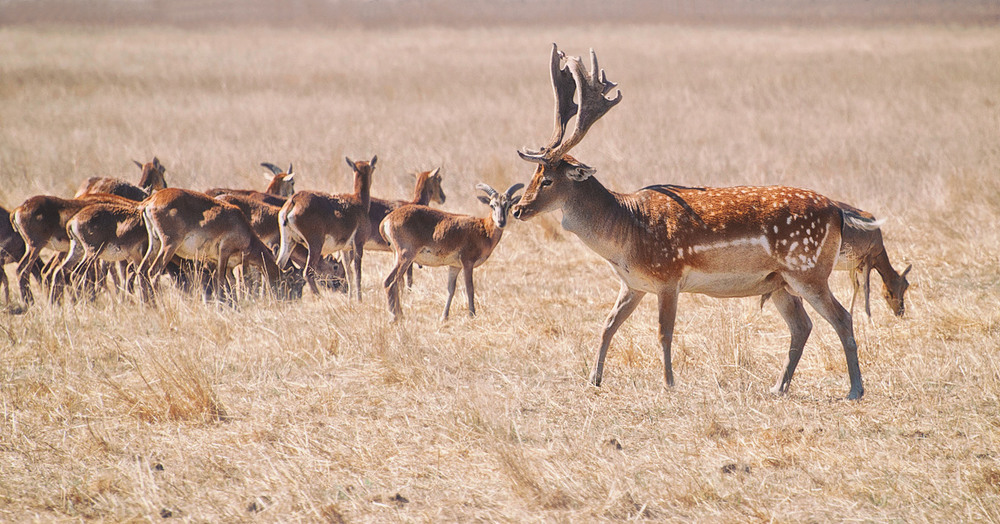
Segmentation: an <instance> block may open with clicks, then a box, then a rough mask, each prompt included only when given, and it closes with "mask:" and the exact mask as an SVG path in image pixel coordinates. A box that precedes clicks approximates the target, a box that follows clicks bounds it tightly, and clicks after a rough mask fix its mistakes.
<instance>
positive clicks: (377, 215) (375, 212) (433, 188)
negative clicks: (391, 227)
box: [365, 168, 445, 287]
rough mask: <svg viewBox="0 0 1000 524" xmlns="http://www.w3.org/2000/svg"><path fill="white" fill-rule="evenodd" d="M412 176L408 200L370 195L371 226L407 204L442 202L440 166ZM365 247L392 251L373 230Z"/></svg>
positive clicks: (409, 277)
mask: <svg viewBox="0 0 1000 524" xmlns="http://www.w3.org/2000/svg"><path fill="white" fill-rule="evenodd" d="M413 177H414V179H415V180H414V181H415V182H416V184H415V187H414V188H413V198H412V199H410V200H408V201H407V200H383V199H381V198H375V197H372V199H371V207H370V208H369V209H368V220H369V222H371V224H372V227H375V226H377V225H378V224H381V223H382V220H383V219H384V218H385V217H386V215H388V214H389V213H390V212H392V211H393V210H395V209H398V208H400V207H401V206H404V205H407V204H419V205H422V206H426V205H429V204H430V203H431V202H436V203H438V204H444V201H445V195H444V190H443V189H441V168H437V169H435V170H433V171H423V172H420V173H414V174H413ZM365 249H367V250H370V251H387V252H392V248H391V247H389V244H388V243H387V242H386V241H385V239H384V238H382V235H380V234H376V233H374V232H373V233H372V234H371V235H368V242H366V243H365ZM412 285H413V266H410V267H409V268H408V269H407V270H406V286H407V287H410V286H412Z"/></svg>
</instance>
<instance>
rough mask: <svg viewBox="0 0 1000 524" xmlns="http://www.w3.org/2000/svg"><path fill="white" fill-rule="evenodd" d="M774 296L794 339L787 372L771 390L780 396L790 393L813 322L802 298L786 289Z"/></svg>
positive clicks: (776, 305) (775, 293)
mask: <svg viewBox="0 0 1000 524" xmlns="http://www.w3.org/2000/svg"><path fill="white" fill-rule="evenodd" d="M772 296H773V297H774V305H775V307H777V308H778V313H780V314H781V318H783V319H785V323H786V324H788V329H789V331H790V332H791V338H792V341H791V345H790V347H789V349H788V356H787V357H786V358H785V366H784V367H785V370H784V372H782V374H781V377H779V378H778V382H776V383H775V384H774V387H773V388H771V393H774V394H775V395H780V394H782V393H786V392H788V385H789V384H790V383H791V381H792V375H793V374H795V366H797V365H798V364H799V359H800V358H801V357H802V349H803V348H804V347H805V345H806V340H808V339H809V333H811V332H812V321H811V320H809V315H807V314H806V310H805V308H804V307H803V306H802V299H801V298H799V297H796V296H793V295H792V294H791V293H789V292H788V291H787V290H785V289H779V290H778V291H775V292H774V294H773V295H772Z"/></svg>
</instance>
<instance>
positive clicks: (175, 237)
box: [138, 189, 282, 298]
mask: <svg viewBox="0 0 1000 524" xmlns="http://www.w3.org/2000/svg"><path fill="white" fill-rule="evenodd" d="M138 209H139V211H140V212H141V213H142V215H143V221H144V223H145V226H146V232H147V234H148V237H149V247H148V248H147V250H146V254H145V255H144V256H143V259H142V263H141V264H140V266H139V273H140V274H142V275H146V276H147V277H148V278H149V281H150V282H154V281H155V280H156V277H158V276H159V274H160V273H161V272H162V271H163V270H164V267H165V266H166V264H167V263H168V262H170V261H171V260H172V259H173V257H174V256H175V255H176V256H179V257H181V258H183V259H187V260H206V261H210V262H214V263H215V270H214V274H213V276H214V289H215V292H216V295H217V296H218V297H220V298H228V297H227V280H226V276H227V274H228V270H229V269H230V268H232V267H234V266H236V265H239V264H242V263H249V264H250V265H253V266H255V267H257V268H259V269H260V270H261V271H262V272H263V273H264V274H265V275H266V277H267V279H268V280H269V282H270V284H271V286H272V289H275V290H277V291H279V295H280V291H281V289H282V286H281V285H280V284H281V281H280V277H281V273H280V271H279V270H278V266H277V265H276V264H275V260H274V255H273V254H272V253H271V250H270V249H268V248H267V246H265V245H264V243H263V242H261V241H260V239H259V238H257V235H256V234H254V232H253V229H252V228H251V227H250V223H249V222H248V221H247V218H246V216H245V215H244V214H243V212H242V211H240V210H239V208H237V207H235V206H231V205H229V204H226V203H225V202H220V201H218V200H216V199H214V198H212V197H210V196H208V195H206V194H204V193H199V192H197V191H190V190H186V189H162V190H160V191H157V192H156V193H154V194H152V195H151V196H150V197H149V198H147V199H146V200H144V201H143V202H142V203H141V204H139V206H138ZM234 255H237V256H236V257H235V258H234Z"/></svg>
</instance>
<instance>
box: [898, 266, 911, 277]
mask: <svg viewBox="0 0 1000 524" xmlns="http://www.w3.org/2000/svg"><path fill="white" fill-rule="evenodd" d="M911 269H913V264H910V265H908V266H906V269H904V270H903V274H902V275H900V276H903V277H905V276H906V274H907V273H909V272H910V270H911Z"/></svg>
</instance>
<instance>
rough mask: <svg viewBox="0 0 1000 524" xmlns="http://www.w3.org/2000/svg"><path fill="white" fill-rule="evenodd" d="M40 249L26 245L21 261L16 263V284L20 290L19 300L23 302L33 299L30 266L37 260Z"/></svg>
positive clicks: (26, 302)
mask: <svg viewBox="0 0 1000 524" xmlns="http://www.w3.org/2000/svg"><path fill="white" fill-rule="evenodd" d="M40 251H41V249H39V248H36V247H33V246H28V248H27V249H26V250H25V251H24V256H23V257H21V261H20V262H18V263H17V284H18V288H19V291H20V292H21V300H23V301H24V303H25V304H31V303H32V302H34V301H35V297H34V295H32V294H31V280H30V279H31V268H33V267H34V266H35V263H36V262H38V255H39V252H40Z"/></svg>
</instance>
